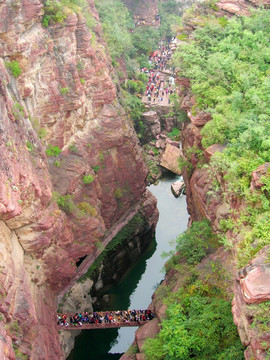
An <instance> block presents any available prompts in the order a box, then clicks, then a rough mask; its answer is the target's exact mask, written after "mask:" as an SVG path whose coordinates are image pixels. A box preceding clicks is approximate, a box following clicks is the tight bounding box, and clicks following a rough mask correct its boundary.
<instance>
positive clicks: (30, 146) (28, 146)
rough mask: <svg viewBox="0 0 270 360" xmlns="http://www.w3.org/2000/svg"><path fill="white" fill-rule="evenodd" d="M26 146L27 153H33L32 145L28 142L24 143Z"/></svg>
mask: <svg viewBox="0 0 270 360" xmlns="http://www.w3.org/2000/svg"><path fill="white" fill-rule="evenodd" d="M26 146H27V149H28V150H29V151H33V150H34V149H35V148H34V145H33V144H32V143H30V142H29V141H27V142H26Z"/></svg>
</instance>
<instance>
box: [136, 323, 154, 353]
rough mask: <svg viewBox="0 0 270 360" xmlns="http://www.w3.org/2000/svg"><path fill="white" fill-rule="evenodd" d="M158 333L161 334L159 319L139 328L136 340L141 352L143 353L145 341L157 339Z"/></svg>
mask: <svg viewBox="0 0 270 360" xmlns="http://www.w3.org/2000/svg"><path fill="white" fill-rule="evenodd" d="M158 332H159V324H158V319H157V318H155V319H153V320H151V321H149V322H148V323H146V324H145V325H143V326H141V327H139V329H138V330H137V331H136V333H135V339H136V343H137V345H138V348H139V350H140V352H141V351H142V347H143V344H144V341H145V339H148V338H153V337H155V336H156V334H157V333H158Z"/></svg>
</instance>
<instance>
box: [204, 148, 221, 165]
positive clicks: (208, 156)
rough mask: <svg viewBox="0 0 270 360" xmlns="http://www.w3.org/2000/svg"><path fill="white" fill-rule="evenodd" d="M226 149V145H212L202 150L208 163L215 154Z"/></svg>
mask: <svg viewBox="0 0 270 360" xmlns="http://www.w3.org/2000/svg"><path fill="white" fill-rule="evenodd" d="M225 148H226V145H222V144H213V145H211V146H209V147H208V148H207V149H205V150H204V156H205V158H206V159H207V160H208V161H209V160H210V159H211V157H212V155H213V154H214V153H215V152H217V151H218V152H222V151H223V150H224V149H225Z"/></svg>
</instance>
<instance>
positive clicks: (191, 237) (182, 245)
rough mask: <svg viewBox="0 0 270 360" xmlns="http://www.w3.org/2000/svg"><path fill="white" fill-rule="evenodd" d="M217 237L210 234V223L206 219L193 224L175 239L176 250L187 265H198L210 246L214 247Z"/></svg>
mask: <svg viewBox="0 0 270 360" xmlns="http://www.w3.org/2000/svg"><path fill="white" fill-rule="evenodd" d="M217 243H218V236H217V235H216V234H214V233H213V232H212V229H211V226H210V222H209V221H208V220H206V219H204V220H202V221H200V222H193V223H192V225H191V227H190V228H189V229H187V230H186V231H185V232H183V233H182V234H181V235H179V236H178V237H177V239H176V250H177V251H180V253H181V255H182V256H184V257H185V258H186V260H187V263H188V264H198V263H199V262H200V261H201V260H202V258H203V257H204V256H206V255H207V251H208V249H209V248H210V246H216V245H217Z"/></svg>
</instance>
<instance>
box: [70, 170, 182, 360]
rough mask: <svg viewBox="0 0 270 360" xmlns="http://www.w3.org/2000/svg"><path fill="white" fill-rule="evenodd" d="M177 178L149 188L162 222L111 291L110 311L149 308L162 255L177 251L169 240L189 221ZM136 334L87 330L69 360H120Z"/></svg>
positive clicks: (125, 330) (132, 331) (160, 277)
mask: <svg viewBox="0 0 270 360" xmlns="http://www.w3.org/2000/svg"><path fill="white" fill-rule="evenodd" d="M178 179H180V177H177V176H175V175H170V176H166V177H164V178H163V179H161V180H160V181H159V183H158V184H157V185H151V186H149V190H150V191H151V192H152V193H153V194H154V195H155V197H156V198H157V201H158V203H157V206H158V210H159V221H158V224H157V227H156V234H155V238H154V239H153V241H152V243H151V244H150V245H149V247H148V249H147V250H146V251H145V252H144V253H143V254H142V256H141V257H140V259H139V260H138V261H137V262H136V263H135V264H133V265H132V267H131V268H130V269H129V270H128V271H127V272H126V274H125V275H124V276H123V278H122V279H121V281H120V282H119V283H118V284H116V285H113V286H112V288H111V289H110V291H108V294H109V296H110V304H109V305H108V310H110V309H111V310H117V309H121V310H124V309H133V308H134V309H140V308H144V309H145V308H147V307H148V305H149V304H150V302H151V296H152V294H153V292H154V291H155V288H156V287H157V286H158V285H159V283H160V282H161V281H162V280H163V279H164V272H163V271H162V269H163V267H164V264H165V262H166V260H167V259H164V258H162V256H161V255H162V253H163V252H164V251H165V252H168V251H170V250H173V249H174V245H172V244H171V242H170V240H174V239H175V238H176V237H177V236H178V235H179V234H180V233H182V232H183V231H185V230H186V227H187V222H188V213H187V206H186V197H185V196H184V195H183V196H181V197H180V198H177V199H176V198H175V197H174V196H173V194H172V192H171V184H172V183H173V182H175V181H176V180H178ZM104 310H107V309H104ZM135 331H136V327H132V328H120V329H106V330H84V331H82V333H81V334H80V335H79V336H78V337H77V338H76V341H75V347H74V349H73V350H72V352H71V354H70V356H69V357H68V360H116V359H119V358H120V357H121V355H122V354H123V353H124V352H126V351H127V350H128V348H129V346H130V345H131V344H132V342H133V340H134V334H135Z"/></svg>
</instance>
